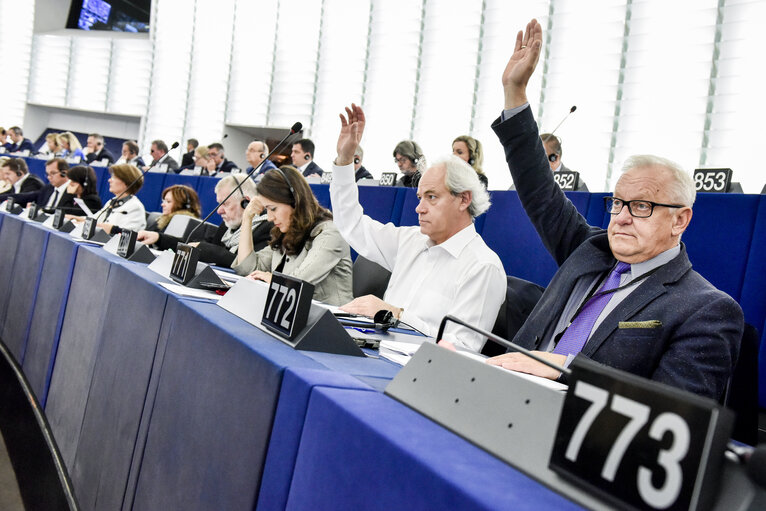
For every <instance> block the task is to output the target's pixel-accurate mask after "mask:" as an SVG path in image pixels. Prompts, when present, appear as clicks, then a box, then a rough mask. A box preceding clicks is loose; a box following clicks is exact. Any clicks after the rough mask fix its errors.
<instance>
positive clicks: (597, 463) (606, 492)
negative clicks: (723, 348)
mask: <svg viewBox="0 0 766 511" xmlns="http://www.w3.org/2000/svg"><path fill="white" fill-rule="evenodd" d="M572 371H573V372H572V376H571V377H570V384H569V390H568V392H567V396H566V399H565V401H564V407H563V409H562V412H561V419H560V421H559V426H558V431H557V433H556V438H555V442H554V446H553V452H552V453H551V460H550V467H551V469H552V470H554V471H555V472H557V473H559V474H560V475H561V476H562V477H565V478H567V479H571V480H572V481H573V482H574V483H575V484H577V485H578V486H582V487H585V488H587V489H588V490H592V491H595V492H596V493H598V494H600V495H601V496H602V497H604V498H606V499H607V500H610V501H611V502H612V503H614V504H616V505H617V506H618V507H619V508H621V509H663V510H664V509H668V510H681V509H683V510H697V509H704V508H705V507H707V506H709V505H710V504H711V502H712V497H713V496H714V495H715V490H716V484H715V483H716V476H717V472H718V470H719V468H720V466H721V464H722V463H723V451H724V447H725V444H726V440H727V439H728V438H729V434H730V433H731V426H732V417H731V412H729V411H727V410H725V409H723V408H721V407H720V406H719V405H718V404H717V403H715V402H713V401H712V400H709V399H705V398H702V397H699V396H696V395H692V394H691V393H688V392H684V391H680V390H678V389H675V388H672V387H668V386H665V385H662V384H659V383H655V382H651V381H648V380H645V379H643V378H639V377H637V376H634V375H630V374H627V373H624V372H622V371H618V370H615V369H612V368H607V367H604V366H602V365H600V364H597V363H595V362H593V361H590V360H587V359H586V360H584V361H582V360H580V359H579V358H577V359H575V362H574V363H573V364H572Z"/></svg>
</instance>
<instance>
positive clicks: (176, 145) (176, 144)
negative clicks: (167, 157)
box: [168, 140, 179, 152]
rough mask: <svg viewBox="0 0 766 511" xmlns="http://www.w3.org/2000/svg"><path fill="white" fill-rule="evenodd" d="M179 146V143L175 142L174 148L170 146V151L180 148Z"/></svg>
mask: <svg viewBox="0 0 766 511" xmlns="http://www.w3.org/2000/svg"><path fill="white" fill-rule="evenodd" d="M178 145H179V144H178V141H177V140H176V141H175V142H173V145H172V146H170V151H172V150H173V149H175V148H176V147H178ZM170 151H168V152H170Z"/></svg>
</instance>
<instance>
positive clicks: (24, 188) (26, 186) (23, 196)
mask: <svg viewBox="0 0 766 511" xmlns="http://www.w3.org/2000/svg"><path fill="white" fill-rule="evenodd" d="M48 186H50V187H51V190H53V186H51V185H50V184H49V185H48ZM44 188H45V183H43V180H42V179H40V178H39V177H37V176H36V175H34V174H29V177H28V178H26V179H25V180H24V182H23V183H21V189H20V190H19V193H3V194H0V202H2V201H4V200H5V199H7V198H8V197H13V201H14V202H15V203H16V204H21V205H22V206H26V205H27V203H28V202H37V198H38V196H39V195H40V191H41V190H42V189H44ZM51 193H52V192H51ZM48 197H50V194H48ZM46 200H47V197H46Z"/></svg>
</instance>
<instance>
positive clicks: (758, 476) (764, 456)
mask: <svg viewBox="0 0 766 511" xmlns="http://www.w3.org/2000/svg"><path fill="white" fill-rule="evenodd" d="M726 454H727V455H728V454H732V455H733V456H734V461H736V462H738V463H739V464H740V465H744V466H745V470H746V472H747V475H748V476H749V477H750V479H751V480H752V481H753V482H754V483H756V484H757V485H759V486H760V487H762V488H766V444H760V445H758V446H757V447H750V446H749V445H739V444H736V443H734V442H732V441H730V442H729V443H728V444H727V445H726ZM727 458H729V459H731V456H727Z"/></svg>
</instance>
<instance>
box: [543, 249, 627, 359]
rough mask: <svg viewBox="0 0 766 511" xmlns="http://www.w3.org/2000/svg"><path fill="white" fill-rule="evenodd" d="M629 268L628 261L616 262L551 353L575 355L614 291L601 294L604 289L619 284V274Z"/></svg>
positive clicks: (607, 289) (588, 335)
mask: <svg viewBox="0 0 766 511" xmlns="http://www.w3.org/2000/svg"><path fill="white" fill-rule="evenodd" d="M628 270H630V265H629V264H628V263H623V262H622V261H620V262H618V263H617V266H615V268H614V270H612V272H611V273H610V274H609V277H608V278H607V279H606V282H604V285H603V286H601V289H599V290H598V292H597V293H595V294H594V295H593V296H592V297H591V298H590V300H588V302H587V303H586V304H585V306H584V307H583V308H582V310H581V311H580V314H578V315H577V317H576V318H575V319H574V321H572V323H571V324H570V325H569V327H568V328H567V329H566V330H565V331H564V335H562V336H561V339H560V340H559V343H558V344H557V345H556V349H554V350H553V353H557V354H559V355H570V354H571V355H577V354H578V353H580V350H582V348H583V346H585V342H586V341H587V340H588V337H590V332H591V330H593V325H594V324H595V323H596V320H597V319H598V317H599V315H600V314H601V313H602V312H603V311H604V308H605V307H606V304H607V303H609V300H611V299H612V296H613V295H614V293H607V294H603V293H604V292H605V291H609V290H611V289H614V288H616V287H618V286H619V285H620V276H621V275H622V274H623V273H625V272H626V271H628Z"/></svg>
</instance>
